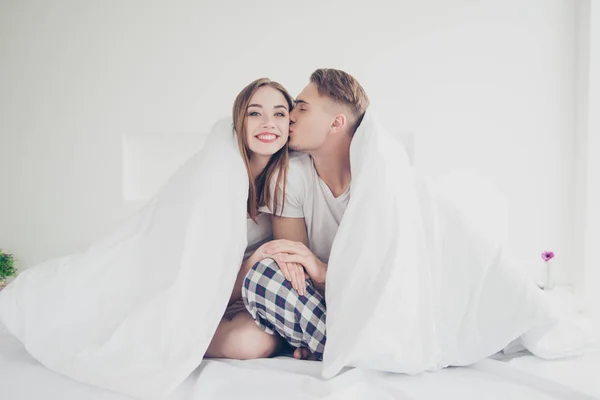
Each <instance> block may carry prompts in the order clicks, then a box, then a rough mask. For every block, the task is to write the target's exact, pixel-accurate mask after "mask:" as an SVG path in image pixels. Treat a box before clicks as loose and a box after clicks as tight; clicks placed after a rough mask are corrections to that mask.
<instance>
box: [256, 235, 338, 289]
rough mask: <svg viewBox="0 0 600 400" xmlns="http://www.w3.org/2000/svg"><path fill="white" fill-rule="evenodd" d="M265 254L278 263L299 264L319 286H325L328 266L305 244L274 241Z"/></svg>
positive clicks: (283, 240)
mask: <svg viewBox="0 0 600 400" xmlns="http://www.w3.org/2000/svg"><path fill="white" fill-rule="evenodd" d="M262 250H263V254H265V256H267V257H272V258H273V259H274V260H275V261H277V262H278V263H280V262H281V263H298V264H300V265H302V266H303V267H304V269H305V270H306V273H307V274H308V276H310V277H311V278H312V280H313V282H314V283H315V285H317V286H324V285H325V276H326V274H327V264H325V263H324V262H323V261H321V260H319V258H318V257H317V256H315V255H314V254H313V252H312V251H310V250H309V248H308V247H306V245H305V244H304V243H301V242H294V241H291V240H285V239H280V240H273V241H271V242H269V243H267V244H266V245H265V246H264V247H263V248H262Z"/></svg>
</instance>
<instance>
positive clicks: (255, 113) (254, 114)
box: [248, 111, 260, 117]
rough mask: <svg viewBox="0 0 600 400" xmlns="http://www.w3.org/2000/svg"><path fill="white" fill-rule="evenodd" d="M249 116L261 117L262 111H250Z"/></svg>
mask: <svg viewBox="0 0 600 400" xmlns="http://www.w3.org/2000/svg"><path fill="white" fill-rule="evenodd" d="M248 116H249V117H260V113H259V112H258V111H250V112H249V113H248Z"/></svg>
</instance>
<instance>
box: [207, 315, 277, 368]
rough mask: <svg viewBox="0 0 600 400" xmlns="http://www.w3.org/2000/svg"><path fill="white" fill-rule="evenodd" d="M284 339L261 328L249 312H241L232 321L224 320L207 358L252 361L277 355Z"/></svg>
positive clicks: (209, 347) (214, 337) (216, 333)
mask: <svg viewBox="0 0 600 400" xmlns="http://www.w3.org/2000/svg"><path fill="white" fill-rule="evenodd" d="M282 344H283V339H282V338H281V336H279V335H277V334H275V335H270V334H268V333H266V332H265V331H264V330H262V329H261V328H259V327H258V326H257V325H256V322H254V319H253V318H252V316H251V315H250V314H249V313H248V312H247V311H240V312H238V313H237V314H235V316H234V317H233V318H232V319H231V320H230V319H227V318H223V319H222V320H221V322H220V323H219V326H218V328H217V331H216V332H215V335H214V336H213V338H212V341H211V342H210V345H209V346H208V350H207V351H206V354H205V355H204V357H206V358H233V359H236V360H251V359H255V358H268V357H272V356H273V355H275V354H276V353H277V352H278V351H279V349H280V348H281V345H282Z"/></svg>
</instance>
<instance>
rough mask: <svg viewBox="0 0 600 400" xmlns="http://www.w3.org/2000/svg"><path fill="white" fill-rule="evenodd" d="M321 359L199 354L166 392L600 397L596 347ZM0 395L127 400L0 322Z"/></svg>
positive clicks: (182, 395) (191, 396) (184, 395)
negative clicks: (418, 370) (60, 366)
mask: <svg viewBox="0 0 600 400" xmlns="http://www.w3.org/2000/svg"><path fill="white" fill-rule="evenodd" d="M319 372H320V363H318V362H314V361H297V360H294V359H291V358H284V357H278V358H274V359H263V360H254V361H235V360H210V361H205V362H203V363H202V365H201V366H200V367H199V368H198V369H197V370H196V371H194V373H193V374H192V375H191V376H190V377H189V378H188V379H187V380H186V381H185V382H184V383H183V384H182V385H181V386H180V387H179V389H178V390H177V391H176V392H175V393H174V394H173V395H172V396H170V397H169V400H184V399H185V400H200V399H203V400H204V399H219V400H223V399H247V400H254V399H257V400H259V399H260V400H269V399H282V398H283V399H285V400H294V399H344V400H347V399H369V400H375V399H440V398H444V399H503V400H504V399H528V400H537V399H565V400H566V399H569V400H573V399H600V353H599V352H597V353H590V354H587V355H585V356H583V357H579V358H573V359H567V360H558V361H544V360H540V359H537V358H535V357H532V356H523V357H518V358H513V359H512V360H509V361H498V360H492V359H487V360H483V361H481V362H479V363H477V364H475V365H472V366H470V367H465V368H448V369H445V370H442V371H439V372H435V373H426V374H422V375H418V376H408V375H398V374H391V373H379V372H368V371H359V370H356V369H346V370H344V371H343V372H342V373H341V374H340V375H338V376H337V377H335V378H334V379H331V380H329V381H326V380H323V379H321V378H320V376H319ZM0 399H2V400H38V399H44V400H54V399H56V400H83V399H85V400H99V399H102V400H131V397H128V396H124V395H121V394H117V393H112V392H108V391H106V390H102V389H99V388H95V387H91V386H89V385H85V384H82V383H78V382H75V381H72V380H70V379H68V378H65V377H63V376H60V375H58V374H55V373H53V372H51V371H49V370H47V369H46V368H44V367H43V366H42V365H40V364H39V363H38V362H37V361H35V360H34V359H33V358H31V356H29V354H28V353H27V352H26V351H25V349H24V348H23V346H22V345H21V344H20V343H19V342H18V341H17V340H16V339H15V338H14V337H13V336H12V335H10V334H9V333H8V332H6V330H5V329H4V328H3V327H2V326H0Z"/></svg>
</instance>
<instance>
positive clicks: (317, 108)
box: [289, 83, 335, 153]
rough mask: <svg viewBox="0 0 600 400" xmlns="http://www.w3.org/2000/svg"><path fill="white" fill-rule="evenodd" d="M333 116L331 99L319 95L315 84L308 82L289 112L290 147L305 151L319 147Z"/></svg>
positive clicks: (323, 140)
mask: <svg viewBox="0 0 600 400" xmlns="http://www.w3.org/2000/svg"><path fill="white" fill-rule="evenodd" d="M334 118H335V114H334V113H333V108H332V105H331V100H329V99H328V98H327V97H324V96H320V95H319V92H318V91H317V86H316V85H315V84H314V83H309V84H308V86H306V87H305V88H304V90H302V92H300V94H299V95H298V97H297V98H296V106H295V107H294V109H293V110H292V112H291V113H290V143H289V145H290V148H291V149H292V150H297V151H304V152H307V153H310V152H311V151H314V150H318V149H319V148H321V146H323V143H325V140H326V139H327V133H328V132H329V129H330V127H331V123H332V121H333V119H334Z"/></svg>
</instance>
